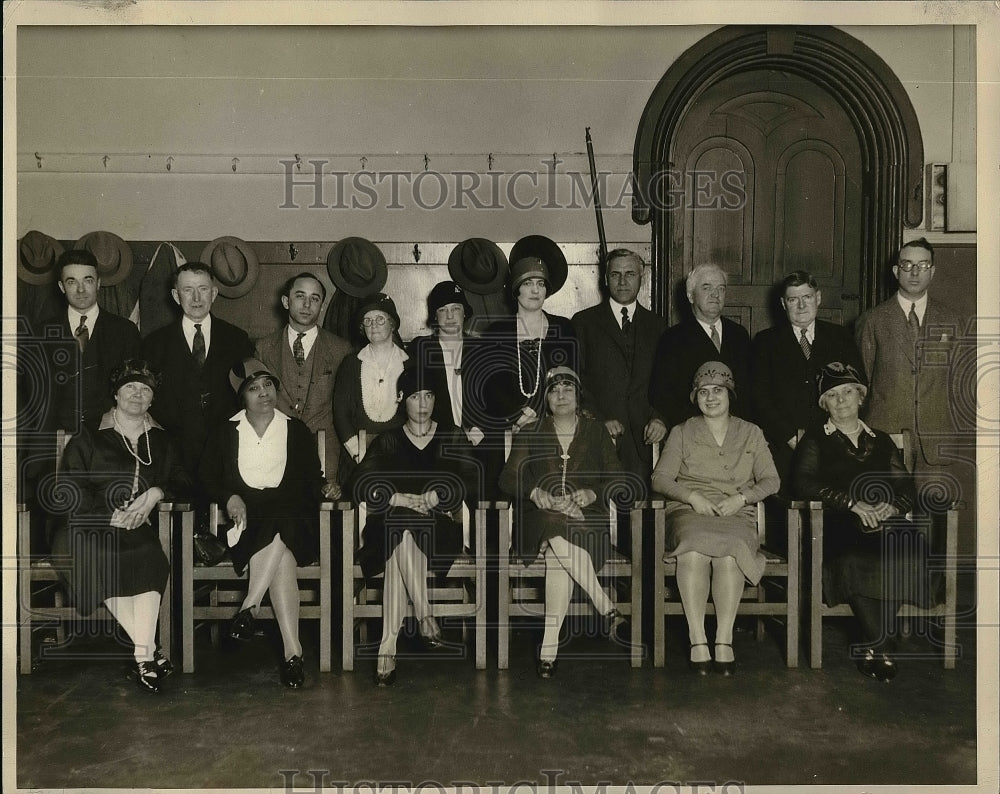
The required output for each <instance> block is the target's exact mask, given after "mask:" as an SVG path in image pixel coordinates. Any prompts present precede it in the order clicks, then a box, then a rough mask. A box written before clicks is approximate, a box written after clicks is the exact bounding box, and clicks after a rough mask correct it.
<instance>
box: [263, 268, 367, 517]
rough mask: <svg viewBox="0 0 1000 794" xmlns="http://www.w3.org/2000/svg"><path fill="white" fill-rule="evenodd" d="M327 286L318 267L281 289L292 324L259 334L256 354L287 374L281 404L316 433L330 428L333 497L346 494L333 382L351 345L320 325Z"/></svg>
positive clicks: (281, 376)
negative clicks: (340, 475) (339, 472)
mask: <svg viewBox="0 0 1000 794" xmlns="http://www.w3.org/2000/svg"><path fill="white" fill-rule="evenodd" d="M325 300H326V287H325V286H324V285H323V282H322V281H320V280H319V279H318V278H316V276H314V275H313V274H312V273H299V274H298V275H297V276H292V277H291V278H290V279H288V281H286V282H285V284H284V286H283V287H282V289H281V305H282V306H283V307H284V308H285V309H286V310H287V311H288V325H286V326H284V327H282V328H280V329H278V330H277V331H275V332H274V333H273V334H271V335H270V336H265V337H263V338H261V339H258V340H257V351H256V356H257V358H258V359H260V360H261V361H262V362H263V363H264V364H266V365H267V367H268V369H270V370H271V372H273V373H275V374H276V375H277V376H278V378H279V379H280V380H281V389H279V391H278V402H277V408H278V410H279V411H281V412H282V413H285V414H287V415H288V416H294V417H295V418H296V419H300V420H302V422H303V423H305V425H306V426H307V427H308V428H309V429H310V430H311V431H312V432H313V433H315V432H316V431H318V430H324V431H325V432H326V464H325V476H326V488H325V489H324V492H323V493H324V496H326V497H327V498H328V499H338V498H340V485H339V481H338V479H337V469H338V464H339V462H340V439H339V438H338V437H337V431H336V429H335V428H334V426H333V400H334V394H333V385H334V383H335V382H336V380H337V369H338V368H339V367H340V362H341V361H343V359H344V357H345V356H346V355H347V354H348V353H350V352H351V346H350V345H349V344H348V343H347V342H346V341H345V340H343V339H341V338H340V337H339V336H337V335H336V334H333V333H330V332H329V331H326V330H324V329H322V328H320V327H319V313H320V309H322V307H323V301H325Z"/></svg>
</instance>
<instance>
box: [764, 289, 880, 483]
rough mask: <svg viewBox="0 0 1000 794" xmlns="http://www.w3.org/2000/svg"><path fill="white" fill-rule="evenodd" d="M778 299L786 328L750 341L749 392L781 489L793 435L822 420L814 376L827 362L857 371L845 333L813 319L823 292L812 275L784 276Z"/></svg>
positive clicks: (787, 472)
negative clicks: (837, 362)
mask: <svg viewBox="0 0 1000 794" xmlns="http://www.w3.org/2000/svg"><path fill="white" fill-rule="evenodd" d="M780 295H781V308H782V309H784V311H785V316H786V317H787V318H788V323H787V324H785V323H780V324H778V325H775V326H773V327H771V328H767V329H766V330H763V331H761V332H760V333H758V334H757V335H756V336H755V337H754V339H753V368H752V369H753V386H752V391H753V410H754V417H755V419H756V421H757V424H758V425H760V428H761V430H763V431H764V436H765V437H766V438H767V442H768V444H769V445H770V447H771V455H772V457H773V458H774V464H775V466H776V467H777V469H778V474H779V475H780V476H781V485H782V487H783V488H787V486H788V485H789V484H790V483H789V478H790V474H791V464H792V453H793V451H794V450H795V446H796V444H797V441H798V431H799V430H803V429H806V428H808V427H810V426H811V425H814V424H816V423H817V422H820V423H822V422H823V421H825V419H826V414H825V413H824V412H823V411H822V409H820V407H819V403H818V401H817V396H818V392H817V381H818V378H819V373H820V371H821V370H822V369H823V367H825V366H826V365H827V364H829V363H830V362H832V361H840V362H843V363H844V364H851V365H852V366H854V367H855V368H857V369H859V370H860V369H861V356H860V355H859V353H858V348H857V346H856V345H855V344H854V337H853V336H851V333H850V331H848V330H847V329H846V328H844V327H843V326H842V325H837V324H836V323H831V322H826V321H825V320H820V319H819V318H818V317H817V315H818V313H819V308H820V306H821V305H822V303H823V293H822V291H821V290H820V288H819V285H818V284H817V282H816V279H815V278H813V276H812V275H810V274H809V273H807V272H805V271H804V270H796V271H795V272H793V273H789V274H788V275H787V276H785V278H784V279H783V280H782V282H781V288H780Z"/></svg>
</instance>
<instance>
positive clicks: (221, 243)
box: [201, 237, 260, 298]
mask: <svg viewBox="0 0 1000 794" xmlns="http://www.w3.org/2000/svg"><path fill="white" fill-rule="evenodd" d="M201 261H202V262H204V263H205V264H206V265H208V266H209V267H210V268H212V274H213V275H214V276H215V283H216V284H217V285H218V287H219V294H220V295H222V297H224V298H241V297H243V296H244V295H246V294H247V293H248V292H249V291H250V290H252V289H253V285H254V284H256V283H257V276H258V274H259V273H260V262H259V261H258V260H257V254H256V253H254V250H253V248H252V247H251V246H250V245H249V244H248V243H246V242H244V241H243V240H241V239H240V238H239V237H216V238H215V239H214V240H212V242H210V243H209V244H208V245H206V246H205V249H204V250H203V251H202V252H201Z"/></svg>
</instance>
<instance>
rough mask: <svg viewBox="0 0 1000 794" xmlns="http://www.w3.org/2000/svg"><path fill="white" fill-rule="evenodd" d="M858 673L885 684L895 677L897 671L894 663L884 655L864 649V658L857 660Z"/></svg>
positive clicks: (870, 649)
mask: <svg viewBox="0 0 1000 794" xmlns="http://www.w3.org/2000/svg"><path fill="white" fill-rule="evenodd" d="M858 672H859V673H861V675H865V676H868V677H869V678H874V679H875V680H876V681H881V682H882V683H883V684H887V683H889V682H890V681H892V679H893V678H895V677H896V673H897V672H899V671H898V669H897V668H896V663H895V662H894V661H893V660H892V659H890V658H889V657H888V656H887V655H886V654H884V653H876V652H875V651H874V650H873V649H872V648H866V649H865V655H864V658H862V659H858Z"/></svg>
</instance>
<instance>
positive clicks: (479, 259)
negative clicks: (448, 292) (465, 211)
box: [448, 237, 508, 295]
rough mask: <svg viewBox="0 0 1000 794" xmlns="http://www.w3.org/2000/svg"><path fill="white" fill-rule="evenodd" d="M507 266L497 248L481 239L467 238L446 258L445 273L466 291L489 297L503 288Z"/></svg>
mask: <svg viewBox="0 0 1000 794" xmlns="http://www.w3.org/2000/svg"><path fill="white" fill-rule="evenodd" d="M507 272H508V263H507V257H506V256H504V253H503V251H501V250H500V246H498V245H497V244H496V243H494V242H492V241H490V240H487V239H485V238H483V237H470V238H469V239H468V240H463V241H462V242H460V243H459V244H458V245H456V246H455V247H454V248H453V249H452V251H451V254H449V255H448V273H449V274H450V275H451V278H452V280H453V281H454V282H455V283H456V284H458V285H459V286H460V287H461V288H462V289H464V290H466V291H467V292H472V293H474V294H476V295H490V294H492V293H494V292H498V291H499V290H501V289H502V288H503V284H504V282H505V281H506V280H507Z"/></svg>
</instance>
